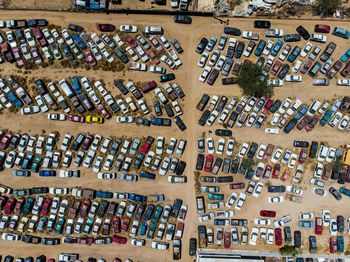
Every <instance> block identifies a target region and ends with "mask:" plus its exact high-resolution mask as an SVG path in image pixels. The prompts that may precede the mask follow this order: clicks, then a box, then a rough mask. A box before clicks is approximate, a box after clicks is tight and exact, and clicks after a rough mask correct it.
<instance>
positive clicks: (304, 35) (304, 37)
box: [296, 25, 310, 40]
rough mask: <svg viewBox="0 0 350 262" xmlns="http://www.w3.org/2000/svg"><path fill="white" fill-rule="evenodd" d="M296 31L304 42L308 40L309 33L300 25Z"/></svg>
mask: <svg viewBox="0 0 350 262" xmlns="http://www.w3.org/2000/svg"><path fill="white" fill-rule="evenodd" d="M296 31H297V32H298V33H299V34H300V35H301V36H302V38H303V39H304V40H308V39H309V38H310V33H309V32H308V31H307V30H306V29H305V27H303V26H302V25H299V26H298V27H297V28H296Z"/></svg>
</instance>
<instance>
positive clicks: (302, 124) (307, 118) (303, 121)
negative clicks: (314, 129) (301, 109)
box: [297, 115, 311, 130]
mask: <svg viewBox="0 0 350 262" xmlns="http://www.w3.org/2000/svg"><path fill="white" fill-rule="evenodd" d="M310 120H311V116H309V115H306V116H304V117H303V118H302V119H301V121H300V122H299V123H298V124H297V128H298V129H299V130H302V129H303V128H304V127H305V126H306V124H307V123H309V122H310Z"/></svg>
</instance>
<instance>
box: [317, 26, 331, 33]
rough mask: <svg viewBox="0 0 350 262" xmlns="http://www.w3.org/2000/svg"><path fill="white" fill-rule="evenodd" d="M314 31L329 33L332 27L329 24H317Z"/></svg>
mask: <svg viewBox="0 0 350 262" xmlns="http://www.w3.org/2000/svg"><path fill="white" fill-rule="evenodd" d="M314 31H315V32H316V33H326V34H328V33H329V32H330V31H331V27H330V26H329V25H320V24H318V25H315V27H314Z"/></svg>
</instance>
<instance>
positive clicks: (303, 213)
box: [299, 212, 314, 219]
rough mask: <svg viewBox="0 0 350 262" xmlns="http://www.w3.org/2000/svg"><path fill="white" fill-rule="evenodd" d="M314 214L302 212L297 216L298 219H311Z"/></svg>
mask: <svg viewBox="0 0 350 262" xmlns="http://www.w3.org/2000/svg"><path fill="white" fill-rule="evenodd" d="M313 218H314V213H312V212H302V213H300V214H299V219H313Z"/></svg>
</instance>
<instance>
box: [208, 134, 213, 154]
mask: <svg viewBox="0 0 350 262" xmlns="http://www.w3.org/2000/svg"><path fill="white" fill-rule="evenodd" d="M207 148H208V153H209V154H214V153H215V147H214V140H213V139H212V138H211V137H208V138H207Z"/></svg>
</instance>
